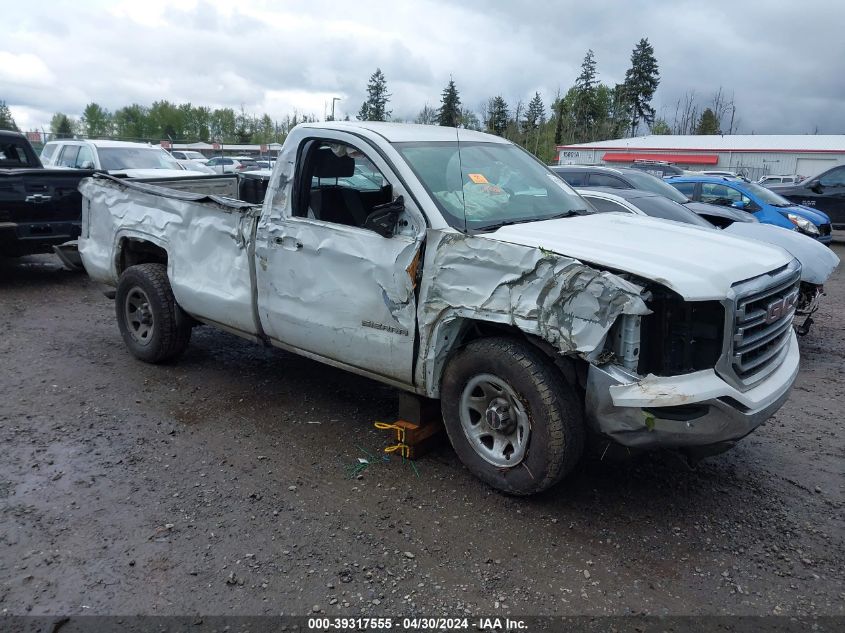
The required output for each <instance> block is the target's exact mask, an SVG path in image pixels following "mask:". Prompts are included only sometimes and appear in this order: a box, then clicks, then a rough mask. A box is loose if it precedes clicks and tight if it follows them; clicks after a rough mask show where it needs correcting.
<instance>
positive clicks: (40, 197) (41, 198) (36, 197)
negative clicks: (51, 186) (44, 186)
mask: <svg viewBox="0 0 845 633" xmlns="http://www.w3.org/2000/svg"><path fill="white" fill-rule="evenodd" d="M50 198H51V196H45V195H44V194H43V193H34V194H32V195H31V196H27V197H26V198H25V200H26V201H27V202H31V203H32V204H44V203H45V202H50Z"/></svg>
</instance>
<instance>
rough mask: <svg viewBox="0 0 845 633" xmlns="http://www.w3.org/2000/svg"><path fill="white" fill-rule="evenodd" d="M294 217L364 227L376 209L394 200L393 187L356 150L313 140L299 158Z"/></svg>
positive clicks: (344, 145)
mask: <svg viewBox="0 0 845 633" xmlns="http://www.w3.org/2000/svg"><path fill="white" fill-rule="evenodd" d="M298 171H299V173H300V176H299V178H298V179H297V183H298V184H297V191H296V195H295V198H294V205H293V214H294V215H295V216H298V217H307V218H312V219H315V220H322V221H324V222H332V223H334V224H345V225H347V226H357V227H362V226H364V223H365V221H366V219H367V216H369V214H370V213H372V211H373V209H374V208H375V207H377V206H378V205H381V204H386V203H388V202H391V201H392V200H393V188H392V186H391V185H390V183H389V182H388V181H387V179H386V178H385V177H384V175H383V174H382V173H381V172H380V171H379V169H378V167H376V166H375V164H374V163H373V162H372V161H371V160H370V159H369V158H368V157H367V155H366V154H364V153H363V152H361V151H360V150H359V149H357V148H356V147H353V146H352V145H348V144H346V143H339V142H336V141H328V140H314V141H310V142H308V143H307V144H306V146H305V147H304V148H303V151H302V153H301V156H300V158H299V165H298Z"/></svg>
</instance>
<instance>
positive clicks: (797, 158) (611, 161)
mask: <svg viewBox="0 0 845 633" xmlns="http://www.w3.org/2000/svg"><path fill="white" fill-rule="evenodd" d="M557 150H558V164H561V165H590V164H606V165H624V164H626V163H632V162H634V161H636V160H659V161H666V162H669V163H674V164H675V165H677V166H678V167H681V168H683V169H690V170H695V171H701V170H704V169H724V170H729V171H733V172H737V173H740V174H742V175H745V176H747V177H748V178H751V179H755V180H756V179H758V178H760V177H762V176H766V175H770V174H772V175H774V174H778V175H781V174H783V175H789V174H800V175H801V176H814V175H816V174H818V173H819V172H822V171H824V170H826V169H828V168H830V167H832V166H834V165H837V164H842V163H845V134H759V135H757V134H733V135H688V136H672V135H666V136H662V135H661V136H657V135H651V136H637V137H634V138H620V139H617V140H614V141H596V142H594V143H579V144H576V145H558V147H557Z"/></svg>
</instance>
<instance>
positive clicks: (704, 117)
mask: <svg viewBox="0 0 845 633" xmlns="http://www.w3.org/2000/svg"><path fill="white" fill-rule="evenodd" d="M695 133H696V134H721V133H722V132H721V130H719V119H718V118H717V117H716V113H715V112H713V110H711V109H710V108H705V109H704V112H702V113H701V118H700V119H699V120H698V126H697V127H696V130H695Z"/></svg>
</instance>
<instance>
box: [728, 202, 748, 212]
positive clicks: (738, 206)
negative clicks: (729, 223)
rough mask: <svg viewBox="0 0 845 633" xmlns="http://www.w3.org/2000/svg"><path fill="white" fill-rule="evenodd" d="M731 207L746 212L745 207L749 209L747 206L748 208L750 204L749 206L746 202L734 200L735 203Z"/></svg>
mask: <svg viewBox="0 0 845 633" xmlns="http://www.w3.org/2000/svg"><path fill="white" fill-rule="evenodd" d="M731 206H732V207H733V208H734V209H740V210H743V211H744V210H745V207H747V206H748V204H747V203H746V202H745V201H743V200H734V201H733V202H731Z"/></svg>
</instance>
